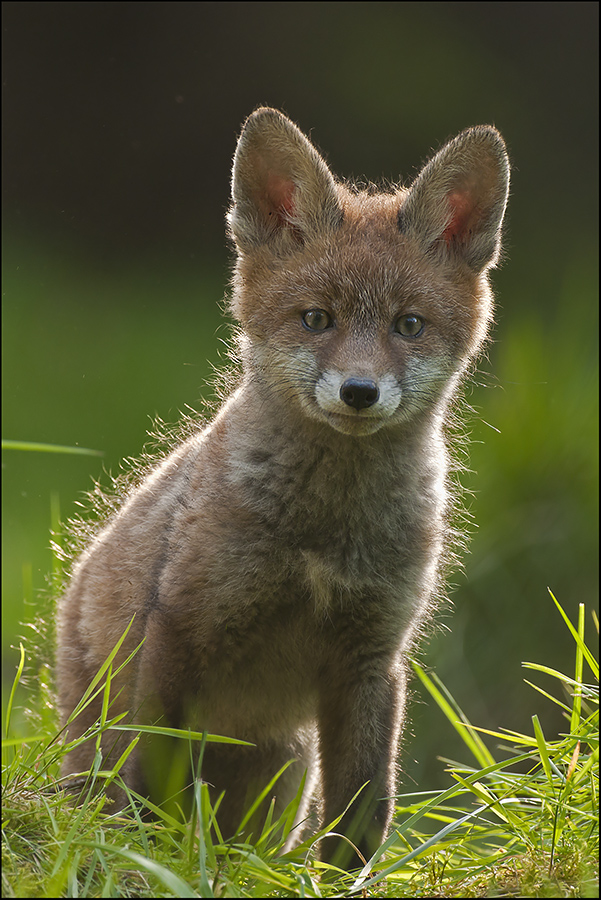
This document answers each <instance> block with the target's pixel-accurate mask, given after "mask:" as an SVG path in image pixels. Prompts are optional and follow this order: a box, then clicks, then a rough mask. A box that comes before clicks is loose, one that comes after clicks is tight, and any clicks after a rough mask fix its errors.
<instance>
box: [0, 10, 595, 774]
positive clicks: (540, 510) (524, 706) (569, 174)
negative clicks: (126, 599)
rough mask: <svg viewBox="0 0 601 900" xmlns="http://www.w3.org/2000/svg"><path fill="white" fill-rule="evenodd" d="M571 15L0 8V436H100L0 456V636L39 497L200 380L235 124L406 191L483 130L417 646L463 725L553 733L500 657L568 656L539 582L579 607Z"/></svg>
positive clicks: (580, 63)
mask: <svg viewBox="0 0 601 900" xmlns="http://www.w3.org/2000/svg"><path fill="white" fill-rule="evenodd" d="M597 16H598V5H597V4H596V3H508V2H503V3H375V2H370V3H173V2H172V3H142V2H140V3H93V2H91V3H52V2H50V3H5V4H3V70H4V72H3V84H4V97H3V100H4V110H3V112H4V194H3V199H4V252H3V268H4V283H3V317H4V318H3V326H4V327H3V345H4V369H3V372H4V404H3V436H4V437H5V438H8V439H13V440H29V441H42V442H55V443H57V444H72V445H79V446H81V447H91V448H95V449H99V450H102V451H104V457H103V460H102V461H100V460H98V459H94V458H85V457H73V456H57V455H50V454H43V455H42V454H34V453H22V452H16V451H7V452H6V453H5V454H4V468H3V477H4V480H3V515H4V531H3V535H4V537H3V554H4V565H3V585H4V613H3V615H4V619H3V622H4V632H3V633H4V647H5V650H6V648H7V647H8V646H9V645H10V644H11V643H14V641H15V635H16V633H17V631H18V627H17V623H18V620H19V618H20V617H21V616H22V614H23V608H22V604H23V597H24V595H26V596H33V597H35V592H36V591H37V590H39V589H40V588H41V587H43V584H44V576H45V574H46V573H47V572H48V571H49V570H50V568H51V566H52V558H51V554H50V550H49V527H50V521H51V514H50V506H51V495H52V494H53V493H58V495H59V498H60V506H61V513H62V516H63V517H68V516H70V515H72V514H73V512H74V511H75V510H76V506H75V503H76V501H77V500H78V499H79V498H80V496H81V492H82V491H84V490H85V489H86V488H88V487H89V486H90V483H91V478H92V477H95V478H97V477H99V476H101V475H102V469H103V467H105V468H106V469H107V470H110V471H113V472H116V471H118V469H119V464H120V460H121V459H122V458H123V457H125V456H129V455H136V454H138V453H139V452H140V449H141V448H142V446H143V444H144V442H145V431H146V429H147V428H148V426H149V417H150V416H152V415H154V414H155V413H158V414H160V415H161V416H162V417H163V418H165V419H167V420H170V421H173V420H175V419H176V418H177V414H178V410H179V409H182V408H183V407H184V406H185V404H190V405H191V406H193V407H199V406H200V398H201V396H210V391H208V390H207V387H206V379H207V377H208V376H210V373H211V371H212V368H213V367H214V366H219V364H220V353H221V350H220V348H222V344H220V341H222V340H223V339H226V338H227V336H228V329H227V326H226V325H224V324H220V323H221V322H222V319H221V318H220V316H219V310H218V307H219V303H220V301H221V298H222V296H223V292H224V287H225V285H226V283H227V278H228V273H229V265H230V258H229V255H228V252H229V251H228V248H227V247H226V240H225V238H224V226H223V216H224V213H225V210H226V208H227V205H228V191H229V169H230V165H231V158H232V154H233V151H234V147H235V141H236V136H237V133H238V131H239V128H240V125H241V123H242V121H243V120H244V118H245V117H246V115H248V113H249V112H250V111H251V110H252V109H253V108H254V107H256V106H258V105H260V104H269V105H272V106H276V107H278V108H280V109H282V110H284V111H285V112H286V113H288V115H289V116H291V118H292V119H294V120H295V121H296V122H298V124H299V125H300V127H301V128H302V129H303V130H304V131H307V132H311V134H312V138H313V140H314V141H315V142H316V143H317V145H318V146H319V147H320V148H322V149H323V151H324V153H325V155H326V157H327V159H328V162H329V163H330V165H331V167H332V169H333V171H334V172H336V173H338V174H339V175H343V176H354V177H364V178H366V179H370V180H374V181H375V180H378V179H380V178H381V177H385V178H387V179H392V180H397V179H398V178H399V177H402V178H403V179H404V180H405V181H410V180H411V178H412V177H413V176H414V175H415V174H416V172H417V171H419V168H420V166H421V164H422V163H423V161H424V160H425V159H426V158H427V157H428V156H429V155H430V153H431V152H432V150H434V149H436V148H437V147H438V146H439V145H440V144H442V143H443V142H444V141H445V140H446V139H447V138H448V137H451V136H453V135H455V134H456V133H457V132H458V131H460V130H461V129H462V128H465V127H467V126H469V125H474V124H479V123H488V122H491V123H494V124H495V125H496V126H497V127H498V128H499V129H500V130H501V131H502V133H503V135H504V136H505V138H506V141H507V144H508V147H509V151H510V154H511V158H512V163H513V180H512V196H511V201H510V208H509V215H508V220H507V228H506V239H505V247H506V259H505V262H504V264H503V266H502V267H501V268H500V269H499V270H498V271H497V272H496V273H494V276H493V279H494V284H495V289H496V294H497V298H498V314H497V327H496V331H495V343H494V344H493V346H492V348H491V350H490V353H489V359H488V360H486V361H484V363H483V365H482V374H481V376H480V377H479V378H477V379H476V382H477V383H475V384H474V386H473V388H472V389H470V391H469V397H468V400H469V403H470V405H471V406H472V407H473V408H474V410H475V412H474V413H473V415H472V416H471V418H470V420H469V425H468V430H469V432H470V434H471V438H472V442H473V443H472V447H471V454H470V466H471V468H472V469H473V470H474V472H475V473H476V474H468V475H466V476H464V481H465V483H466V485H467V486H468V487H470V488H471V489H472V490H473V491H474V493H473V496H472V497H471V499H470V501H469V505H470V508H471V511H472V512H473V514H474V517H475V522H476V523H477V526H478V527H477V530H476V531H475V534H474V537H473V540H472V543H471V553H470V555H469V556H468V557H467V558H466V572H465V574H458V575H457V576H456V577H455V579H454V581H455V582H456V584H457V585H458V587H457V589H456V590H455V591H454V593H453V601H454V610H453V612H452V614H451V609H450V607H449V608H448V609H447V610H445V611H443V615H442V616H441V618H440V619H439V623H440V624H442V625H443V628H442V629H439V630H438V631H437V632H436V633H435V634H434V636H433V638H432V640H431V641H430V643H429V645H428V647H427V652H426V654H425V657H424V658H425V659H426V661H427V663H428V664H429V665H431V666H433V667H434V668H435V669H436V671H437V672H438V674H440V675H441V677H442V678H443V679H444V680H445V682H446V683H447V685H448V686H449V688H450V689H451V690H452V692H453V693H454V694H455V696H456V697H457V699H458V700H459V701H460V703H461V704H462V706H463V707H464V709H465V711H466V713H467V714H468V715H469V716H470V717H471V718H472V720H473V721H474V722H475V723H476V724H479V725H482V726H487V727H491V728H498V727H499V726H505V727H508V728H512V729H515V730H530V729H531V724H530V716H531V715H532V714H533V713H535V712H537V713H538V714H539V716H540V717H541V720H542V722H543V726H544V728H545V729H546V730H549V732H550V733H553V731H554V730H556V729H557V728H562V727H563V725H562V722H561V720H560V718H559V716H558V713H557V711H556V709H555V708H554V707H552V706H551V704H550V703H549V702H548V701H546V700H544V699H543V698H542V697H540V696H539V695H537V694H535V693H534V692H533V691H532V690H531V689H530V688H528V687H527V686H526V685H524V684H523V681H522V678H523V676H524V674H526V677H531V676H530V675H527V673H523V671H522V670H521V668H520V663H521V661H522V660H531V661H537V662H541V663H545V664H547V665H550V666H555V667H557V668H564V669H566V670H569V671H571V668H572V659H573V644H572V642H571V640H570V638H569V636H568V634H567V631H566V629H565V627H564V626H563V624H562V623H561V621H560V618H559V615H558V614H557V612H556V610H555V608H554V606H553V604H552V603H551V601H550V598H549V597H548V594H547V586H549V587H551V589H552V590H553V591H554V593H555V594H556V596H557V597H558V599H559V600H560V601H561V603H562V604H563V605H564V607H565V608H566V610H567V611H568V612H569V614H570V615H571V616H572V618H576V613H577V606H578V603H579V602H585V603H586V604H587V608H588V609H589V610H590V608H591V607H592V606H594V604H595V603H596V585H597V547H598V534H597V480H596V479H597V463H596V460H597V221H598V212H597V125H598V122H597V85H598V71H597ZM491 426H492V427H491ZM29 567H31V572H32V581H33V594H32V593H31V589H30V587H29V581H30V579H29V575H28V572H29V571H30V568H29ZM447 628H450V633H445V632H446V631H447ZM591 630H592V629H591ZM14 660H15V654H14V652H13V653H11V652H8V651H7V652H6V654H5V675H9V677H11V672H12V671H14V669H13V664H14ZM543 686H544V687H545V688H547V689H551V687H552V684H551V682H549V683H543ZM417 694H418V697H416V702H415V703H414V704H413V707H412V722H411V726H410V728H411V730H412V731H414V732H415V733H416V737H415V739H414V740H412V742H411V743H410V744H409V746H408V748H407V752H406V756H405V768H406V769H407V771H408V773H409V777H408V778H407V779H406V782H405V783H406V786H407V787H408V788H410V787H411V784H412V781H411V779H412V778H415V779H416V780H417V782H418V783H419V784H420V785H421V786H423V787H434V786H436V784H438V783H440V782H441V781H443V780H444V777H443V776H442V775H441V772H442V767H441V764H440V763H439V762H437V761H436V756H437V755H451V756H453V755H456V754H458V753H462V751H461V750H460V749H458V747H457V742H456V739H455V736H454V733H453V731H452V729H451V728H450V726H447V724H446V723H445V722H444V721H443V720H442V717H441V715H440V713H439V712H438V711H437V710H436V709H434V708H433V707H432V705H431V704H429V705H425V704H424V703H420V702H419V696H420V695H419V692H417ZM462 755H463V757H465V755H466V754H465V753H462Z"/></svg>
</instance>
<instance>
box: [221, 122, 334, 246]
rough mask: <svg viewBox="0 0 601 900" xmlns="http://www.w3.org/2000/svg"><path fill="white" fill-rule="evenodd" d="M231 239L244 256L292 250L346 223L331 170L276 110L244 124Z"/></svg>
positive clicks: (236, 159)
mask: <svg viewBox="0 0 601 900" xmlns="http://www.w3.org/2000/svg"><path fill="white" fill-rule="evenodd" d="M232 201H233V203H232V206H231V209H230V211H229V214H228V221H229V226H230V229H231V233H232V236H233V238H234V240H235V241H236V244H237V245H238V248H239V249H240V250H241V251H243V252H250V251H252V250H253V249H256V248H257V247H259V246H261V245H262V244H271V245H272V246H273V249H274V250H276V249H278V250H279V251H280V252H292V251H293V250H294V249H298V246H299V244H302V243H304V242H305V241H308V240H310V239H311V238H312V237H314V236H316V235H318V234H320V233H323V232H325V231H327V230H328V229H332V228H335V227H337V225H338V224H339V223H340V221H341V219H342V212H341V210H340V207H339V205H338V195H337V192H336V185H335V182H334V179H333V177H332V175H331V174H330V170H329V169H328V167H327V166H326V164H325V162H324V161H323V159H322V158H321V156H320V155H319V153H318V152H317V150H316V149H315V147H314V146H313V145H312V144H311V143H310V142H309V141H308V140H307V138H306V137H305V136H304V134H303V133H302V132H301V131H299V129H298V128H297V127H296V125H294V124H293V123H292V122H291V121H290V119H287V118H286V116H284V115H282V113H280V112H278V111H277V110H275V109H269V108H266V107H264V108H261V109H257V110H255V112H254V113H252V114H251V115H250V116H249V117H248V119H247V120H246V123H245V125H244V128H243V130H242V134H241V135H240V139H239V141H238V146H237V148H236V154H235V156H234V166H233V170H232Z"/></svg>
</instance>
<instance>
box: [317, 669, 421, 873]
mask: <svg viewBox="0 0 601 900" xmlns="http://www.w3.org/2000/svg"><path fill="white" fill-rule="evenodd" d="M404 682H405V678H404V673H403V671H402V669H401V667H400V666H398V665H397V664H395V663H394V662H393V661H391V660H390V659H374V658H373V657H372V658H365V657H363V658H361V659H357V657H356V656H355V658H354V659H353V658H351V659H350V660H349V665H348V668H346V671H343V672H341V671H338V672H336V674H335V676H334V677H333V678H332V679H331V680H330V681H329V683H328V684H325V685H324V686H323V689H322V691H321V696H320V711H319V731H320V757H321V767H322V786H323V822H324V825H328V824H329V823H330V822H331V821H332V820H333V819H335V818H336V817H337V816H339V815H340V814H341V813H342V812H343V811H344V809H345V808H346V806H347V805H348V804H349V802H350V801H351V799H352V798H353V796H354V795H355V793H357V791H359V789H360V788H361V787H362V786H363V785H365V784H366V782H368V784H367V786H366V787H364V788H363V790H362V791H361V793H360V794H359V797H358V798H357V799H356V800H355V802H354V803H353V805H352V806H351V807H350V809H349V810H348V812H347V813H346V814H345V815H344V817H343V819H342V821H341V822H340V824H339V825H338V826H336V828H335V829H334V830H335V831H336V832H339V833H342V834H345V835H346V836H347V837H348V838H349V839H350V840H351V841H352V842H353V843H354V844H355V845H356V846H357V847H358V849H359V850H360V851H361V853H362V854H363V856H364V857H365V859H366V860H367V859H369V857H370V856H371V855H372V854H373V853H374V852H375V850H377V848H378V847H379V846H380V844H381V843H382V840H383V838H384V836H385V834H386V831H387V829H388V827H389V825H390V822H391V819H392V814H393V811H394V794H395V788H396V785H395V770H396V755H397V748H398V741H399V735H400V730H401V724H402V718H403V709H404V699H405V689H404ZM321 856H322V859H324V860H327V861H328V862H332V863H334V864H335V865H338V866H341V867H343V868H355V867H356V866H358V865H360V860H359V858H358V857H357V854H356V853H355V852H354V850H353V849H352V847H351V846H350V845H349V844H348V842H347V841H342V840H337V839H334V838H326V839H325V840H324V842H323V847H322V853H321Z"/></svg>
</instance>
